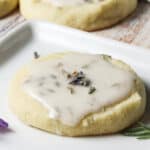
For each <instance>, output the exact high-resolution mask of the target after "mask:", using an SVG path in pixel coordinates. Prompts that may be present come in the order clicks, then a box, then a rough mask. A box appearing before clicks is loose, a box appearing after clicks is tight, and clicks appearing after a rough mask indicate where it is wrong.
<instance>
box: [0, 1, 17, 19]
mask: <svg viewBox="0 0 150 150" xmlns="http://www.w3.org/2000/svg"><path fill="white" fill-rule="evenodd" d="M17 4H18V0H0V18H1V17H4V16H6V15H7V14H9V13H10V12H11V11H12V10H14V9H15V8H16V6H17Z"/></svg>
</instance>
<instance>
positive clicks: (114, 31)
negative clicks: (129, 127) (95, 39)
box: [0, 2, 150, 49]
mask: <svg viewBox="0 0 150 150" xmlns="http://www.w3.org/2000/svg"><path fill="white" fill-rule="evenodd" d="M24 21H25V19H24V18H23V17H22V16H21V15H20V13H19V11H17V10H16V11H15V12H14V13H13V14H11V15H9V16H7V17H5V18H3V19H1V20H0V37H2V36H3V35H4V34H6V33H7V32H9V31H10V30H11V29H12V28H14V27H15V26H17V25H18V24H20V23H22V22H24ZM91 34H95V35H97V36H104V37H108V38H112V39H115V40H119V41H124V42H127V43H130V44H135V45H138V46H142V47H146V48H149V49H150V4H148V3H145V2H140V3H139V6H138V8H137V9H136V11H135V12H134V13H133V14H132V15H131V16H129V17H128V18H126V19H125V20H124V21H122V22H121V23H119V24H117V25H115V26H113V27H112V28H109V29H104V30H100V31H95V32H91Z"/></svg>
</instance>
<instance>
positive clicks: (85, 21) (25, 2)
mask: <svg viewBox="0 0 150 150" xmlns="http://www.w3.org/2000/svg"><path fill="white" fill-rule="evenodd" d="M136 6H137V0H20V10H21V13H22V15H23V16H24V17H25V18H27V19H38V20H46V21H51V22H55V23H58V24H63V25H67V26H71V27H74V28H79V29H82V30H87V31H92V30H97V29H101V28H105V27H109V26H112V25H113V24H116V23H117V22H119V21H120V20H122V19H124V18H125V17H127V16H128V15H129V14H131V13H132V12H133V11H134V10H135V8H136Z"/></svg>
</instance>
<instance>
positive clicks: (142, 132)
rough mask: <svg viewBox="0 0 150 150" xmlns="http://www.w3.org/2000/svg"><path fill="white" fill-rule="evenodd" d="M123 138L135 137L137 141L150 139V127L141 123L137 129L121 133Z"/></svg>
mask: <svg viewBox="0 0 150 150" xmlns="http://www.w3.org/2000/svg"><path fill="white" fill-rule="evenodd" d="M123 134H124V135H125V136H135V137H136V138H137V139H142V140H144V139H150V125H146V124H144V123H142V122H139V123H138V126H137V127H133V128H129V129H127V130H125V131H124V132H123Z"/></svg>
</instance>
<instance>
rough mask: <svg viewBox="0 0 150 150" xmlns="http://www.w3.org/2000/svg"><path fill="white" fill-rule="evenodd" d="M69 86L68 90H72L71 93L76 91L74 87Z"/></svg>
mask: <svg viewBox="0 0 150 150" xmlns="http://www.w3.org/2000/svg"><path fill="white" fill-rule="evenodd" d="M67 88H68V90H69V91H70V93H71V94H73V93H74V89H73V88H72V87H70V86H69V87H67Z"/></svg>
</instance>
